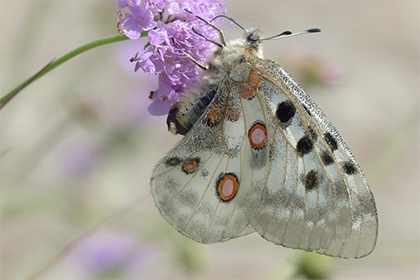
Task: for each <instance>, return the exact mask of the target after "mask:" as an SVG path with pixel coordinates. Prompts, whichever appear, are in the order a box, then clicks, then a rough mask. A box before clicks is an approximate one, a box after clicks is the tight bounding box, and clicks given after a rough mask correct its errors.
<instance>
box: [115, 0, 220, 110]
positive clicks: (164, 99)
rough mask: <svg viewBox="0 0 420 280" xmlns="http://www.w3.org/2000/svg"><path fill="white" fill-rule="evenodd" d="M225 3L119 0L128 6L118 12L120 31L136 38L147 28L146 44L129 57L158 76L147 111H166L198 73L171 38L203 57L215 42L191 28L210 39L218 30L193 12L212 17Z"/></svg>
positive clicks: (138, 67) (146, 70) (194, 79)
mask: <svg viewBox="0 0 420 280" xmlns="http://www.w3.org/2000/svg"><path fill="white" fill-rule="evenodd" d="M224 6H225V4H223V3H221V2H220V1H218V0H207V1H206V0H166V1H163V0H119V1H118V7H119V8H120V9H127V8H128V12H126V13H125V14H123V13H122V12H121V11H120V12H119V13H118V22H119V24H118V26H119V30H120V32H122V33H123V34H125V35H126V36H127V37H128V38H130V39H133V40H135V39H138V38H139V37H140V36H141V33H142V31H148V39H149V44H148V45H146V48H145V50H144V51H143V52H142V54H141V55H138V54H136V55H135V56H134V57H133V58H132V59H131V61H132V62H135V63H136V66H135V71H137V70H138V69H142V70H143V71H144V72H146V73H151V74H157V75H158V76H159V87H158V89H157V90H155V91H153V92H152V94H151V95H150V99H151V100H152V103H151V104H150V106H149V107H148V111H149V113H150V114H152V115H164V114H167V113H168V111H169V108H170V106H171V105H172V104H173V103H175V102H176V101H177V100H178V97H179V96H180V95H181V94H182V92H183V91H184V90H185V89H186V88H187V87H189V86H190V85H191V84H193V83H194V82H196V81H197V80H198V79H199V77H200V69H199V68H198V67H197V66H196V65H195V64H194V63H193V62H191V60H190V59H188V58H187V57H186V56H185V55H184V54H183V53H182V52H181V51H180V50H179V49H178V48H177V47H175V46H174V43H173V41H172V40H174V41H175V42H176V44H177V46H178V47H179V48H181V49H182V50H183V51H185V52H186V53H188V54H190V55H191V56H192V57H194V58H195V59H196V60H198V61H201V62H203V61H205V60H206V59H207V56H208V54H209V50H210V49H211V48H213V47H214V45H213V44H212V43H209V42H207V41H206V40H205V39H204V38H203V37H201V36H198V35H197V34H195V33H194V32H193V31H192V28H194V29H195V30H196V31H197V32H198V33H200V34H201V35H203V36H205V37H208V38H211V39H217V38H218V33H217V31H216V30H214V28H212V27H211V26H209V25H207V24H204V23H203V21H201V20H199V19H198V18H197V17H196V16H200V17H202V18H204V19H206V20H211V19H213V18H214V17H215V16H217V15H221V14H225V13H226V10H223V9H222V8H223V7H224ZM186 10H188V11H189V12H190V13H189V12H187V11H186ZM191 13H192V14H191ZM217 22H218V20H215V21H213V23H217Z"/></svg>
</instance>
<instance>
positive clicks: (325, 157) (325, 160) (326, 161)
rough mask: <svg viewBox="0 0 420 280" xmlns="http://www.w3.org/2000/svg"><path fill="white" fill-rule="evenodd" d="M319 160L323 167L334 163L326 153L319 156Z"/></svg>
mask: <svg viewBox="0 0 420 280" xmlns="http://www.w3.org/2000/svg"><path fill="white" fill-rule="evenodd" d="M321 160H322V163H323V164H325V165H330V164H332V163H333V162H334V159H333V158H332V156H331V154H330V153H328V152H327V151H323V152H322V154H321Z"/></svg>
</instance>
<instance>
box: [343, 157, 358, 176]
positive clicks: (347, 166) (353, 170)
mask: <svg viewBox="0 0 420 280" xmlns="http://www.w3.org/2000/svg"><path fill="white" fill-rule="evenodd" d="M341 167H342V168H343V171H344V173H346V174H347V175H355V174H357V172H358V171H357V167H356V164H354V162H352V161H351V160H349V161H345V162H342V163H341Z"/></svg>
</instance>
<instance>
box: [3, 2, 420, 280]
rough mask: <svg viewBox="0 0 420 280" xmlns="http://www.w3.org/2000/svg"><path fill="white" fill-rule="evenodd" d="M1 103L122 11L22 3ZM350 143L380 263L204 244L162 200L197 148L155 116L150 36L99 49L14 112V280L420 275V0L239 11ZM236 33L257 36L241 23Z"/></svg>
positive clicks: (106, 32)
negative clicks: (173, 160)
mask: <svg viewBox="0 0 420 280" xmlns="http://www.w3.org/2000/svg"><path fill="white" fill-rule="evenodd" d="M0 3H1V6H0V8H1V11H0V21H1V26H0V28H1V29H0V31H1V36H0V42H1V48H0V59H1V61H0V69H1V96H4V95H5V94H6V93H7V92H9V91H10V90H11V89H13V88H14V87H15V86H17V85H18V84H20V83H21V82H22V81H23V80H25V79H26V78H28V77H29V76H30V75H32V74H34V73H35V72H37V71H38V70H40V69H41V68H42V67H43V66H44V65H46V64H47V63H48V62H49V61H51V60H52V59H53V58H58V57H60V56H62V55H63V54H65V53H67V52H68V51H70V50H73V49H75V48H76V47H78V46H81V45H82V44H85V43H88V42H91V41H94V40H97V39H101V38H104V37H108V36H115V35H117V29H116V20H117V19H116V14H117V10H118V7H117V1H116V0H115V1H38V0H31V1H29V0H28V1H23V0H22V1H16V0H13V1H6V0H2V1H1V2H0ZM227 7H228V15H229V16H231V17H233V18H235V19H236V21H237V22H238V23H240V24H241V25H243V26H260V27H261V29H262V30H263V31H264V33H265V34H266V35H267V36H270V35H274V34H278V33H280V32H282V31H284V30H292V31H300V30H303V29H307V28H313V27H318V28H321V29H322V32H321V33H318V34H312V35H305V36H298V37H294V38H290V39H285V40H279V41H268V42H266V43H265V45H264V49H265V57H266V58H270V59H272V60H275V61H277V62H278V63H280V64H281V65H282V66H283V67H284V68H285V69H286V70H287V71H288V72H290V73H291V74H292V75H293V76H294V77H295V78H296V80H298V82H300V83H301V84H302V86H303V87H304V89H305V90H306V92H308V93H309V94H310V95H311V96H312V97H313V99H315V100H316V102H317V103H318V104H319V106H320V107H321V108H322V109H323V111H324V112H325V113H326V115H327V116H328V117H329V119H330V120H331V121H332V122H333V123H334V125H335V126H336V128H337V129H338V130H339V131H340V133H341V135H342V136H343V137H344V139H346V142H347V144H348V145H349V146H350V147H351V149H352V151H353V153H354V155H355V156H356V157H357V159H358V160H359V162H360V164H361V165H362V166H363V168H364V171H365V173H366V175H367V177H368V178H369V181H370V184H371V188H372V191H373V193H374V195H375V199H376V203H377V207H378V214H379V238H378V242H377V245H376V249H375V250H374V252H373V253H372V254H371V255H369V256H368V257H366V258H363V259H359V260H341V259H332V258H328V257H322V256H318V255H314V254H309V253H302V252H301V251H296V250H291V249H286V248H283V247H281V246H275V245H273V244H271V243H269V242H267V241H265V240H263V239H262V238H260V237H259V236H258V235H257V234H251V235H249V236H246V237H242V238H238V239H235V240H231V241H228V242H224V243H219V244H214V245H202V244H198V243H195V242H194V241H191V240H189V239H187V238H185V237H183V236H181V235H180V234H178V233H177V232H176V230H174V229H173V228H172V227H171V226H170V225H169V224H167V223H166V222H165V221H164V219H163V218H162V217H161V216H160V214H159V213H158V210H157V209H155V207H154V203H153V198H152V196H151V194H150V191H149V178H150V175H151V172H152V169H153V166H154V164H155V163H156V162H157V161H158V160H159V159H160V158H161V157H162V156H163V155H164V154H165V153H166V152H167V151H168V150H169V149H170V148H171V147H173V145H174V144H175V143H176V142H177V141H179V140H180V139H181V138H180V137H177V136H173V135H171V134H170V133H168V132H167V129H166V124H165V117H164V116H163V117H153V116H150V115H149V114H148V113H147V106H148V105H149V102H150V101H149V99H148V96H149V92H150V91H151V90H155V89H156V85H157V81H156V78H155V77H154V76H149V75H146V74H144V73H142V72H141V71H139V72H137V73H134V72H133V68H134V65H132V64H131V63H130V62H129V59H130V57H132V56H133V55H134V54H135V53H136V52H137V51H141V50H142V49H143V46H144V41H143V42H142V41H133V42H129V41H124V42H120V43H115V44H112V45H107V46H103V47H100V48H97V49H94V50H91V51H89V52H87V53H84V54H82V55H80V56H78V57H76V58H74V59H72V60H71V61H69V62H67V63H65V64H64V65H62V66H60V67H59V68H57V69H55V70H54V71H52V72H50V73H49V74H48V75H46V76H44V77H43V78H41V79H40V80H38V81H36V82H35V83H34V84H32V85H30V86H29V87H28V88H26V89H25V90H23V91H22V92H21V93H20V94H19V95H18V96H17V97H16V98H15V99H14V100H12V102H11V103H10V104H9V105H7V106H6V107H5V108H4V109H3V110H2V111H1V112H0V115H1V208H0V209H1V241H0V242H1V243H0V244H1V278H2V279H23V278H27V277H30V275H33V276H34V275H36V274H37V273H41V272H42V274H40V276H39V279H151V278H159V279H165V278H166V279H174V278H180V279H182V278H189V279H201V278H206V279H216V278H217V279H290V278H298V279H305V278H312V279H320V278H331V279H419V278H420V272H419V260H420V256H419V255H420V243H419V236H420V235H419V234H420V232H419V221H420V219H419V216H420V211H419V210H420V209H419V208H420V206H419V205H420V188H419V187H420V186H419V182H420V178H419V170H420V168H419V167H420V166H419V104H420V103H419V93H420V83H419V74H420V73H419V72H420V71H419V61H420V60H419V37H420V30H419V29H420V28H419V24H420V13H419V11H420V4H419V2H418V1H401V0H400V1H244V0H241V1H239V0H238V1H227ZM225 29H226V34H227V38H235V37H237V36H241V31H240V30H239V29H238V28H236V27H234V26H232V27H230V28H225Z"/></svg>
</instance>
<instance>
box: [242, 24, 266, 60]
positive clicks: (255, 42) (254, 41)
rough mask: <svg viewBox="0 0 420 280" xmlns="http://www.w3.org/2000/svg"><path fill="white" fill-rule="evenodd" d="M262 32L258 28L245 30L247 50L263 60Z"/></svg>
mask: <svg viewBox="0 0 420 280" xmlns="http://www.w3.org/2000/svg"><path fill="white" fill-rule="evenodd" d="M261 39H262V32H261V30H259V29H258V28H256V27H251V28H247V29H246V30H245V45H246V48H247V49H248V50H249V51H250V52H251V53H252V54H253V55H256V56H258V57H260V58H262V56H263V55H262V45H261V42H262V40H261Z"/></svg>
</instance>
